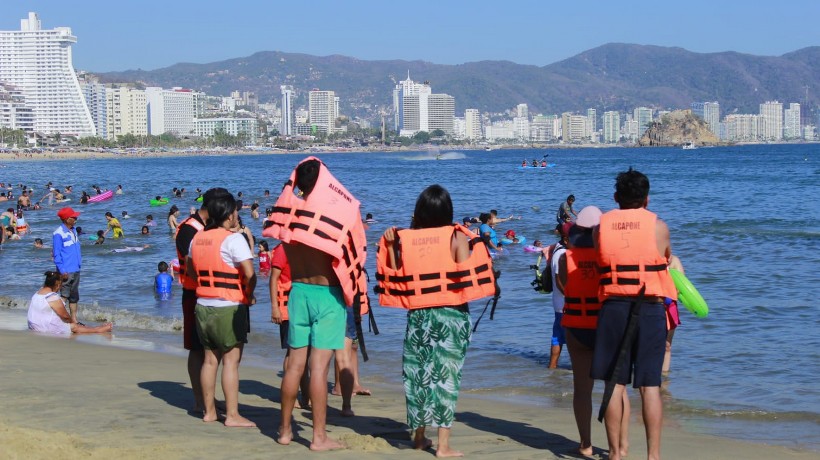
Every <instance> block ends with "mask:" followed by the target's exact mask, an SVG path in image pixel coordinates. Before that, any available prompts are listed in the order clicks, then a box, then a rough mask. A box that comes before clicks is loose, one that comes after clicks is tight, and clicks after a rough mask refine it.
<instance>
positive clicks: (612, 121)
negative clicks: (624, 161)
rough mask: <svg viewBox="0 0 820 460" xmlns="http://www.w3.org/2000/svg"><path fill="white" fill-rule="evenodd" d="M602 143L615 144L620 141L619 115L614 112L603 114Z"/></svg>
mask: <svg viewBox="0 0 820 460" xmlns="http://www.w3.org/2000/svg"><path fill="white" fill-rule="evenodd" d="M603 120H604V142H606V143H607V144H617V143H618V142H620V140H621V114H620V113H618V112H617V111H615V110H610V111H607V112H604V116H603Z"/></svg>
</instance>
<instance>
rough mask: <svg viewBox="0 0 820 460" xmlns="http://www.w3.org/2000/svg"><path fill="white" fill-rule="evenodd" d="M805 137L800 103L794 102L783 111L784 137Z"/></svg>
mask: <svg viewBox="0 0 820 460" xmlns="http://www.w3.org/2000/svg"><path fill="white" fill-rule="evenodd" d="M802 137H803V133H802V130H801V129H800V104H797V103H795V102H792V103H791V104H789V108H788V109H786V110H784V111H783V138H785V139H800V138H802Z"/></svg>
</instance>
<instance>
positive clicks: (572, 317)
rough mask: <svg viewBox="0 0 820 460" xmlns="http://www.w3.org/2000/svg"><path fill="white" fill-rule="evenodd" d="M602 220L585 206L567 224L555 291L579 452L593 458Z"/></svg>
mask: <svg viewBox="0 0 820 460" xmlns="http://www.w3.org/2000/svg"><path fill="white" fill-rule="evenodd" d="M600 220H601V210H600V209H598V208H597V207H595V206H587V207H585V208H584V209H582V210H581V211H580V212H579V213H578V218H577V220H576V221H575V223H574V224H569V225H570V228H569V231H568V232H567V241H566V242H567V249H566V252H565V253H564V254H563V255H562V256H561V257H560V259H559V261H558V270H557V275H558V276H557V277H556V278H555V289H556V290H558V291H560V292H561V293H563V296H564V311H563V315H562V317H561V326H562V327H563V328H564V329H565V335H566V343H567V350H569V359H570V362H571V363H572V384H573V394H572V408H573V412H574V413H575V424H576V425H577V426H578V434H579V435H580V438H581V441H580V445H579V447H578V453H579V454H581V455H583V456H586V457H590V456H592V435H591V432H592V427H591V421H592V388H593V386H594V384H595V381H594V380H593V379H592V378H591V377H590V376H589V371H590V367H591V366H592V353H593V350H594V349H595V328H596V326H597V325H598V313H599V311H600V309H601V302H600V301H599V300H598V284H599V283H598V280H599V278H600V276H599V275H598V263H597V261H598V253H597V252H596V250H595V247H594V243H593V240H592V229H593V228H594V227H595V226H596V225H598V223H599V222H600ZM623 404H624V413H623V423H622V425H621V433H620V439H621V445H623V446H626V445H627V444H628V441H629V432H628V427H629V423H628V421H629V397H628V395H627V394H626V392H624V393H623Z"/></svg>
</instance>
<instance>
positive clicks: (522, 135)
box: [513, 117, 530, 142]
mask: <svg viewBox="0 0 820 460" xmlns="http://www.w3.org/2000/svg"><path fill="white" fill-rule="evenodd" d="M513 127H514V129H515V138H516V139H517V140H519V141H522V142H526V141H528V140H529V139H530V120H529V119H528V118H526V117H514V118H513Z"/></svg>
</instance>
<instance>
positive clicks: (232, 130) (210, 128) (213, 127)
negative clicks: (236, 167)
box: [194, 117, 258, 144]
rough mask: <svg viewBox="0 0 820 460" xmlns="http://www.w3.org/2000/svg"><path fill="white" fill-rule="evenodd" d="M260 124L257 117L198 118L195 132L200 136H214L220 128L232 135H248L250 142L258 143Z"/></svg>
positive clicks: (195, 121)
mask: <svg viewBox="0 0 820 460" xmlns="http://www.w3.org/2000/svg"><path fill="white" fill-rule="evenodd" d="M257 128H258V124H257V121H256V118H228V117H220V118H197V119H195V120H194V132H195V133H196V135H197V136H200V137H210V136H213V135H214V133H216V132H217V131H218V130H221V131H224V132H225V133H226V134H229V135H231V136H239V135H242V136H246V140H247V141H248V143H250V144H254V143H256V138H257V135H256V134H257Z"/></svg>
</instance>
